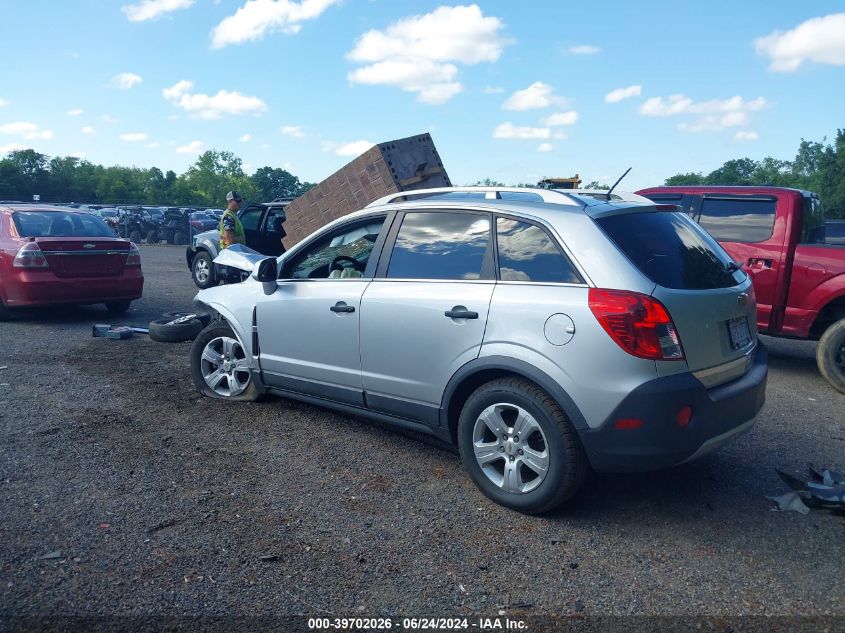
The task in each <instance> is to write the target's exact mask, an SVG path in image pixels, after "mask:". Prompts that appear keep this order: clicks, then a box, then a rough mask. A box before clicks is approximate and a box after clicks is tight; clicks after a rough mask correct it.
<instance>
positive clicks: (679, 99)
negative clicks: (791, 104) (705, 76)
mask: <svg viewBox="0 0 845 633" xmlns="http://www.w3.org/2000/svg"><path fill="white" fill-rule="evenodd" d="M768 105H769V104H768V103H767V102H766V100H765V99H764V98H763V97H757V98H756V99H754V100H752V101H746V100H745V99H743V98H742V97H739V96H736V97H731V98H730V99H723V100H719V99H713V100H711V101H698V102H696V101H693V100H692V99H690V98H689V97H687V96H686V95H681V94H677V95H670V96H669V98H668V99H665V100H664V99H663V97H652V98H651V99H647V100H646V101H645V102H644V103H643V104H642V105H641V106H640V114H643V115H645V116H658V117H662V116H673V115H676V114H710V113H718V112H737V111H745V112H753V111H755V110H762V109H764V108H766V107H767V106H768Z"/></svg>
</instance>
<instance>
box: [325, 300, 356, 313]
mask: <svg viewBox="0 0 845 633" xmlns="http://www.w3.org/2000/svg"><path fill="white" fill-rule="evenodd" d="M329 310H331V311H332V312H338V313H348V312H355V306H348V305H346V302H345V301H338V302H337V303H336V304H334V305H333V306H332V307H331V308H329Z"/></svg>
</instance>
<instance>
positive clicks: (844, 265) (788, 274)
mask: <svg viewBox="0 0 845 633" xmlns="http://www.w3.org/2000/svg"><path fill="white" fill-rule="evenodd" d="M637 193H638V194H640V195H642V196H646V197H647V198H650V199H651V200H654V201H655V202H659V203H663V204H674V205H677V206H678V207H680V208H681V210H682V211H684V212H685V213H687V214H689V215H690V217H692V218H693V219H695V220H696V221H697V222H698V223H699V224H701V226H703V227H704V228H705V229H706V230H707V231H708V232H709V233H710V234H711V235H712V236H713V237H714V238H716V239H717V240H718V241H719V242H720V243H721V244H722V246H723V247H724V248H725V250H726V251H728V253H730V255H731V257H732V258H733V259H734V261H736V262H737V263H738V264H740V265H741V266H742V269H743V270H744V271H745V272H746V273H748V274H749V275H750V276H751V278H752V280H753V282H754V293H755V294H756V295H757V327H758V329H759V330H760V332H762V333H764V334H768V335H769V336H780V337H785V338H800V339H812V340H818V341H819V346H818V351H817V352H816V359H817V361H818V365H819V370H820V371H821V373H822V375H823V376H824V377H825V378H826V379H827V380H828V382H830V384H831V385H833V386H834V387H835V388H836V389H838V390H839V391H841V392H843V393H845V245H843V244H842V240H840V239H838V238H834V236H833V235H831V236H830V237H831V239H826V231H825V220H824V215H823V213H822V208H821V201H820V200H819V197H818V195H816V194H814V193H811V192H809V191H800V190H798V189H787V188H784V187H722V186H682V187H652V188H649V189H643V190H641V191H638V192H637ZM831 224H834V223H831ZM835 224H838V223H835ZM829 226H830V225H829ZM837 230H838V227H837ZM832 232H833V231H831V233H832Z"/></svg>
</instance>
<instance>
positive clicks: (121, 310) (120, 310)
mask: <svg viewBox="0 0 845 633" xmlns="http://www.w3.org/2000/svg"><path fill="white" fill-rule="evenodd" d="M130 305H132V302H131V301H106V310H108V311H109V314H125V313H126V312H127V311H128V310H129V306H130Z"/></svg>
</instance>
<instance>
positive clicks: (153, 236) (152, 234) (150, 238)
mask: <svg viewBox="0 0 845 633" xmlns="http://www.w3.org/2000/svg"><path fill="white" fill-rule="evenodd" d="M158 241H159V239H158V231H147V244H158Z"/></svg>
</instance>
